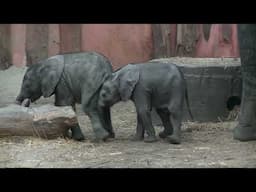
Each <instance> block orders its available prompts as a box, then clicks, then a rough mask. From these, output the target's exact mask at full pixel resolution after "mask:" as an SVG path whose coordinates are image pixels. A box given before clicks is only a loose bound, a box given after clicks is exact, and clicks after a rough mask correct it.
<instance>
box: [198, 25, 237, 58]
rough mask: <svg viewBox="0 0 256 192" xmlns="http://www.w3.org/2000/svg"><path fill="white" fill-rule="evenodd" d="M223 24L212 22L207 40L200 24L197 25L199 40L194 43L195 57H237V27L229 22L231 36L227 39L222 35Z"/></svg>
mask: <svg viewBox="0 0 256 192" xmlns="http://www.w3.org/2000/svg"><path fill="white" fill-rule="evenodd" d="M222 27H223V25H220V24H213V25H212V27H211V30H210V37H209V39H208V41H206V40H205V38H204V35H203V28H202V25H199V31H198V32H199V34H198V35H199V41H198V42H197V45H196V55H195V57H239V49H238V39H237V27H236V24H231V25H230V26H228V27H231V36H230V37H229V38H230V40H229V41H227V40H226V39H225V38H224V37H223V28H222Z"/></svg>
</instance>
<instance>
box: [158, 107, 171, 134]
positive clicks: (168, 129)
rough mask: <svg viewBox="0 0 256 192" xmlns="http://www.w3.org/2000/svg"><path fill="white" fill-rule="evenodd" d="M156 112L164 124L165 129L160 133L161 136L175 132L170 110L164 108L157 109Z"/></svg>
mask: <svg viewBox="0 0 256 192" xmlns="http://www.w3.org/2000/svg"><path fill="white" fill-rule="evenodd" d="M156 112H157V114H158V115H159V117H160V118H161V120H162V122H163V126H164V130H163V131H162V132H160V133H159V137H160V138H163V139H164V138H166V137H167V136H168V135H171V134H172V133H173V127H172V124H171V122H170V112H169V111H166V110H164V109H156Z"/></svg>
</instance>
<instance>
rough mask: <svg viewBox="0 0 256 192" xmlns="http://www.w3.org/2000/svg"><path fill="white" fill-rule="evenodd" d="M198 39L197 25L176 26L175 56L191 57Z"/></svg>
mask: <svg viewBox="0 0 256 192" xmlns="http://www.w3.org/2000/svg"><path fill="white" fill-rule="evenodd" d="M198 39H199V36H198V33H197V24H178V25H177V44H176V56H180V57H182V56H185V57H193V56H194V55H195V52H196V43H197V41H198Z"/></svg>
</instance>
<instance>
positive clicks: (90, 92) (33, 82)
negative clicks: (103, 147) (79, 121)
mask: <svg viewBox="0 0 256 192" xmlns="http://www.w3.org/2000/svg"><path fill="white" fill-rule="evenodd" d="M112 71H113V70H112V66H111V63H110V61H109V60H108V59H107V58H106V57H105V56H103V55H101V54H99V53H96V52H81V53H70V54H63V55H56V56H53V57H50V58H48V59H46V60H42V61H40V62H39V63H37V64H33V65H31V66H30V67H29V68H28V69H27V71H26V73H25V75H24V78H23V82H22V86H21V90H20V93H19V95H18V96H17V98H16V103H18V104H21V103H22V102H23V101H24V100H25V99H30V100H31V102H34V101H36V100H37V99H39V98H40V97H41V96H44V97H50V96H51V95H53V94H55V105H56V106H69V105H70V106H72V107H73V109H74V110H75V103H79V104H80V103H81V104H82V108H83V111H84V112H85V113H86V114H87V115H88V116H89V118H90V120H91V123H92V128H93V131H94V133H95V141H99V140H105V139H107V138H108V137H114V132H113V129H112V123H111V117H110V108H109V107H99V106H98V95H99V91H100V88H101V86H102V84H103V83H104V81H106V80H107V79H108V78H110V77H111V74H112ZM24 102H25V101H24ZM71 131H72V138H73V139H75V140H83V139H84V136H83V134H82V132H81V129H80V127H79V125H77V126H75V127H72V128H71Z"/></svg>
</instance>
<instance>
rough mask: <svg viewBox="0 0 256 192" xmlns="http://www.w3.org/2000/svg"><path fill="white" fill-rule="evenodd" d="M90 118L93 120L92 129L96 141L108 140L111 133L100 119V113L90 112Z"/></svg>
mask: <svg viewBox="0 0 256 192" xmlns="http://www.w3.org/2000/svg"><path fill="white" fill-rule="evenodd" d="M88 116H89V118H90V120H91V124H92V129H93V131H94V134H95V140H94V141H96V142H98V141H100V140H103V141H105V140H106V139H107V138H108V136H109V133H108V132H107V131H106V130H105V129H104V128H103V125H102V120H101V118H100V113H99V112H98V111H96V110H95V111H91V112H88Z"/></svg>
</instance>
